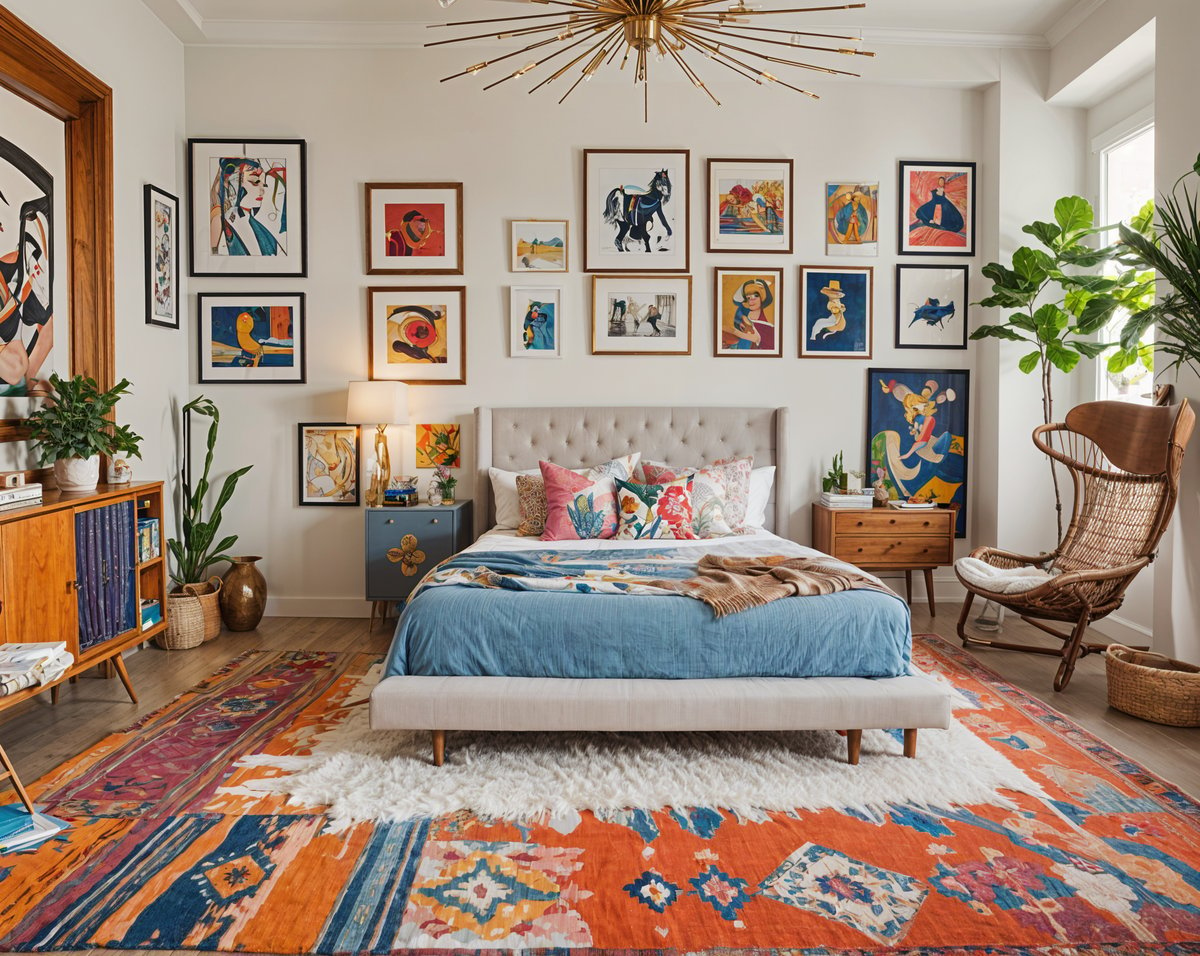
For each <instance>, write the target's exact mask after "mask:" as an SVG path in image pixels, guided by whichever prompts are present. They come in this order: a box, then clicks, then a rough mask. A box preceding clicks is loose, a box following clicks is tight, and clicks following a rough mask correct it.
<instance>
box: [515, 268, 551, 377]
mask: <svg viewBox="0 0 1200 956" xmlns="http://www.w3.org/2000/svg"><path fill="white" fill-rule="evenodd" d="M561 306H562V289H561V288H558V287H557V286H537V287H533V286H513V287H512V289H510V290H509V319H508V327H509V352H508V354H509V355H510V356H511V357H512V358H550V359H556V358H562V308H561Z"/></svg>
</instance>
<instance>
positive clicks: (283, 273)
mask: <svg viewBox="0 0 1200 956" xmlns="http://www.w3.org/2000/svg"><path fill="white" fill-rule="evenodd" d="M222 147H224V148H222ZM307 148H308V144H307V143H306V141H305V140H302V139H256V138H246V137H238V136H226V137H203V138H201V137H196V138H192V139H189V140H188V224H189V226H188V232H189V235H190V237H191V242H190V243H188V250H189V256H188V272H189V275H193V276H199V277H205V276H210V277H225V278H227V277H233V276H239V277H259V278H306V277H307V276H308V198H307V176H308V162H307ZM230 156H233V157H242V158H243V159H245V160H247V161H248V163H254V164H255V166H254V167H253V168H254V169H258V170H260V171H262V172H263V173H264V177H263V181H264V184H265V185H269V186H270V189H266V188H264V193H263V196H261V197H259V205H256V206H255V207H254V208H255V209H256V210H261V208H262V204H264V203H266V202H267V201H268V200H267V193H268V192H269V193H270V196H271V197H272V198H271V200H270V201H271V202H273V203H274V205H273V206H272V207H271V211H269V212H268V213H267V215H266V217H263V218H262V219H261V220H260V218H259V216H258V214H257V212H255V213H251V214H248V215H242V216H239V217H235V218H237V219H246V220H253V221H254V223H255V225H254V226H253V227H252V228H251V232H252V233H253V234H254V235H255V236H263V238H262V239H261V240H256V241H255V244H257V245H258V246H259V248H261V245H262V243H267V242H271V241H274V242H275V243H276V251H275V252H272V253H271V254H269V255H264V254H261V253H258V252H256V251H252V248H253V247H252V245H251V244H250V243H247V242H246V241H244V240H243V239H242V237H243V236H246V235H248V234H247V233H246V232H245V230H237V233H238V237H237V238H236V240H235V241H236V242H238V243H240V245H239V248H246V249H247V250H248V251H247V252H246V253H238V254H232V255H230V254H225V255H221V254H219V253H216V252H214V251H213V245H212V238H211V236H212V231H211V230H212V220H213V215H212V213H213V199H212V196H213V192H214V184H215V183H216V176H215V175H210V174H212V173H213V169H212V162H213V161H216V162H218V163H219V162H220V160H221V159H225V158H229V157H230ZM264 160H267V161H268V162H265V163H264V162H263V161H264ZM281 163H282V166H281V165H280V164H281ZM289 164H294V165H295V167H296V169H297V172H296V175H294V176H293V175H292V174H291V173H290V171H289ZM281 171H282V172H281ZM235 174H236V175H237V176H239V177H243V176H245V175H246V172H245V171H244V170H243V169H242V168H241V167H239V168H238V170H237V171H236V173H235V172H234V171H231V172H230V173H229V175H230V178H232V177H233V176H234V175H235ZM218 175H223V174H221V173H218ZM281 176H282V186H283V193H284V195H283V198H282V211H280V206H279V202H280V199H279V195H278V194H279V186H280V185H281V182H280V178H281ZM240 181H241V180H240V179H239V182H240ZM222 185H225V180H224V178H222ZM241 189H242V187H241V186H240V185H239V187H238V191H237V192H236V193H235V192H233V191H232V190H230V192H229V193H228V194H226V195H227V198H228V196H229V195H232V201H234V202H236V201H238V200H239V199H240V198H241V195H242V193H241ZM218 191H220V190H218ZM293 195H295V196H296V197H297V201H296V202H295V203H293V202H292V201H291V200H292V196H293ZM224 206H225V200H224V199H223V200H222V207H224ZM220 215H221V218H222V222H223V223H225V222H228V221H229V220H228V219H227V217H226V214H225V210H224V208H222V210H221V213H220ZM272 216H273V217H274V218H272ZM231 229H232V227H231ZM284 232H287V234H288V235H287V241H286V243H281V242H280V239H281V238H282V235H283V233H284ZM226 234H228V233H226ZM264 234H265V235H264ZM227 241H228V240H227ZM280 245H283V247H284V251H283V252H282V253H281V252H279V251H278V247H279V246H280ZM227 248H228V245H227Z"/></svg>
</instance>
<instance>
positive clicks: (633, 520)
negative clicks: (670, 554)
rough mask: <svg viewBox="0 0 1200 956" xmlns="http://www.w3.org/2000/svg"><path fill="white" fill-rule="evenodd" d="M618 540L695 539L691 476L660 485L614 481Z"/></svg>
mask: <svg viewBox="0 0 1200 956" xmlns="http://www.w3.org/2000/svg"><path fill="white" fill-rule="evenodd" d="M617 514H618V519H617V520H618V524H617V537H618V538H639V539H646V538H688V539H691V538H695V537H696V534H695V532H693V531H692V476H691V475H687V476H685V477H683V478H679V479H677V480H675V481H668V482H663V483H661V484H640V483H639V482H636V481H621V480H620V479H619V478H618V479H617Z"/></svg>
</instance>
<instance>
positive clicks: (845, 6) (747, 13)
mask: <svg viewBox="0 0 1200 956" xmlns="http://www.w3.org/2000/svg"><path fill="white" fill-rule="evenodd" d="M865 6H866V4H865V3H842V4H838V5H837V6H833V7H792V8H790V9H788V10H700V11H697V12H695V13H689V14H688V16H689V17H720V18H721V19H722V20H728V19H730V18H732V17H773V16H777V15H778V14H781V13H828V12H829V11H831V10H858V9H861V8H862V7H865Z"/></svg>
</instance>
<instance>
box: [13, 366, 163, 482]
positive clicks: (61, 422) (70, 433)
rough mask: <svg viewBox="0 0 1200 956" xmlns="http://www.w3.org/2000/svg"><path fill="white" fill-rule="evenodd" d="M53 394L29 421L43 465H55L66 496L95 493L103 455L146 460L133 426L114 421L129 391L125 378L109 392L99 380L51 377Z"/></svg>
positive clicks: (81, 377) (31, 435)
mask: <svg viewBox="0 0 1200 956" xmlns="http://www.w3.org/2000/svg"><path fill="white" fill-rule="evenodd" d="M50 387H51V389H52V395H51V396H50V398H49V399H48V400H47V402H46V404H45V406H44V407H42V408H39V409H38V410H37V411H35V412H33V413H32V414H31V415H30V416H29V418H28V425H29V432H30V437H31V438H32V439H33V440H34V441H35V442H36V443H37V452H38V460H39V463H40V464H42V465H47V464H49V463H51V462H53V463H54V478H55V481H56V482H57V483H58V487H59V490H60V491H91V490H92V489H94V488H95V487H96V485H97V483H98V482H99V480H100V456H101V455H110V456H115V455H118V454H120V455H123V456H128V455H133V456H135V457H137V458H141V457H142V456H141V451H140V446H141V443H142V436H141V435H138V434H137V433H136V432H134V431H132V430H131V429H130V428H129V426H128V425H118V424H116V423H115V422H113V421H110V420H109V417H108V416H109V414H110V413H111V412H112V410H113V408H114V407H115V406H116V404H117V402H118V401H119V400H120V399H121V396H122V395H125V394H126V393H128V391H129V379H127V378H123V379H121V381H119V382H118V383H117V384H116V385H114V386H113V387H112V388H110V389H108V390H107V391H104V390H101V388H100V386H99V385H97V384H96V380H95V379H94V378H89V377H87V376H86V375H76V376H75V377H74V378H61V377H60V376H59V375H57V374H56V373H51V375H50Z"/></svg>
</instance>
